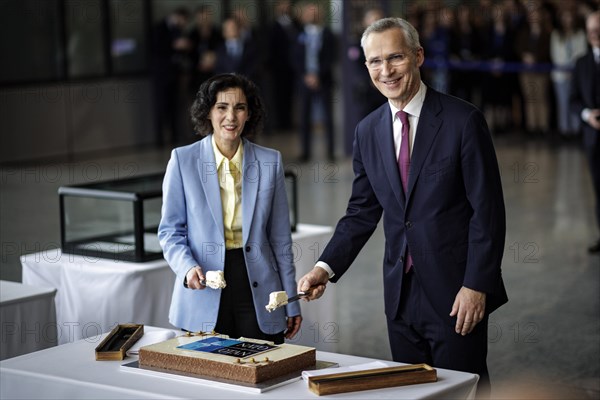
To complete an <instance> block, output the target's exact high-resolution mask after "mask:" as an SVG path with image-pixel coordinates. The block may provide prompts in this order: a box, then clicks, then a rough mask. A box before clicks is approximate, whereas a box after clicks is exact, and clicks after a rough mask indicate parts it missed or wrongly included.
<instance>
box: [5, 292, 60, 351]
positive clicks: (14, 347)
mask: <svg viewBox="0 0 600 400" xmlns="http://www.w3.org/2000/svg"><path fill="white" fill-rule="evenodd" d="M55 294H56V289H54V288H52V287H34V286H29V285H23V284H21V283H18V282H9V281H0V333H1V335H0V338H1V340H0V360H4V359H6V358H10V357H16V356H18V355H21V354H26V353H30V352H32V351H37V350H41V349H45V348H47V347H52V346H56V344H57V334H56V332H57V331H56V309H55V306H54V295H55Z"/></svg>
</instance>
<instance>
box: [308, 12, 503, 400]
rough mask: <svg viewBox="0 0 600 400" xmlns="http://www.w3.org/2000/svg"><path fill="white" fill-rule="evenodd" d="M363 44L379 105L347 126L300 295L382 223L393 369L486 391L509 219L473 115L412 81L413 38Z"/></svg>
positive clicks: (412, 34) (386, 30) (341, 268)
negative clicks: (438, 373)
mask: <svg viewBox="0 0 600 400" xmlns="http://www.w3.org/2000/svg"><path fill="white" fill-rule="evenodd" d="M361 46H362V48H363V50H364V53H365V58H366V65H367V68H368V70H369V74H370V77H371V80H372V81H373V84H374V85H375V87H377V89H379V91H380V92H381V93H382V94H383V95H384V96H385V97H387V98H388V102H387V103H385V104H384V105H382V106H381V107H379V108H378V109H377V110H375V111H373V112H372V113H371V114H369V115H368V116H367V117H365V118H364V119H363V120H362V121H360V122H359V123H358V125H357V127H356V132H355V139H354V156H353V168H354V174H355V175H354V182H353V184H352V185H353V186H352V195H351V197H350V200H349V203H348V207H347V210H346V215H345V216H344V217H343V218H342V219H341V220H340V221H339V222H338V225H337V227H336V230H335V233H334V235H333V237H332V239H331V241H330V242H329V244H328V245H327V247H326V248H325V250H324V252H323V254H322V255H321V257H320V258H319V261H318V262H317V265H315V268H313V269H312V270H311V271H310V272H309V273H308V274H306V275H305V276H304V277H302V278H301V279H300V280H299V282H298V290H299V291H305V290H308V288H309V287H311V286H318V287H317V289H315V290H313V291H312V292H311V295H310V297H309V300H313V299H316V298H319V297H321V296H322V295H323V293H324V291H325V285H326V283H327V282H328V281H332V282H336V281H337V280H338V279H339V278H340V277H341V276H342V275H343V274H344V273H345V272H346V270H347V269H348V268H349V267H350V265H351V264H352V262H353V261H354V259H355V258H356V256H357V255H358V253H359V251H360V250H361V249H362V247H363V246H364V244H365V243H366V242H367V240H368V239H369V238H370V236H371V234H372V233H373V231H374V230H375V228H376V227H377V224H378V222H379V220H380V219H381V216H382V215H383V221H384V231H385V238H386V243H385V256H384V262H383V263H384V264H383V277H384V304H385V313H386V317H387V324H388V336H389V341H390V347H391V350H392V356H393V359H394V360H395V361H399V362H405V363H422V362H424V363H428V364H430V365H432V366H434V367H440V368H448V369H454V370H460V371H467V372H472V373H477V374H479V375H480V376H481V379H480V386H479V389H478V395H480V396H486V395H487V394H488V393H489V377H488V372H487V362H486V357H487V324H488V315H489V314H490V313H491V312H492V311H494V310H495V309H496V308H498V307H499V306H500V305H502V304H504V303H505V302H506V301H507V300H508V299H507V295H506V291H505V289H504V284H503V281H502V275H501V261H502V255H503V250H504V238H505V233H506V216H505V211H504V200H503V194H502V186H501V182H500V173H499V170H498V163H497V160H496V155H495V151H494V147H493V144H492V139H491V136H490V133H489V130H488V127H487V124H486V122H485V120H484V117H483V115H482V113H481V112H480V111H479V110H477V109H476V108H475V107H474V106H473V105H471V104H469V103H467V102H465V101H462V100H460V99H458V98H455V97H451V96H448V95H445V94H442V93H439V92H437V91H435V90H433V89H431V88H428V87H427V86H425V84H424V83H423V82H422V81H421V76H420V72H419V67H420V66H421V65H422V64H423V61H424V52H423V48H422V47H421V45H420V43H419V35H418V33H417V32H416V30H415V29H414V27H412V25H410V24H409V23H408V22H406V21H405V20H403V19H400V18H385V19H381V20H379V21H376V22H374V23H373V24H372V25H370V26H369V27H368V28H367V29H366V30H365V32H364V33H363V36H362V40H361Z"/></svg>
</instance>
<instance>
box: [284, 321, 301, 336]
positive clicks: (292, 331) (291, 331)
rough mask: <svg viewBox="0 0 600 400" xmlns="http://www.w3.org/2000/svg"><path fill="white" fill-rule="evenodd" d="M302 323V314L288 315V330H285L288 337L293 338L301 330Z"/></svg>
mask: <svg viewBox="0 0 600 400" xmlns="http://www.w3.org/2000/svg"><path fill="white" fill-rule="evenodd" d="M301 324H302V316H300V315H296V316H295V317H288V319H287V330H286V331H285V338H286V339H293V338H294V336H296V333H298V331H299V330H300V325H301Z"/></svg>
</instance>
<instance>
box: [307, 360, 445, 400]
mask: <svg viewBox="0 0 600 400" xmlns="http://www.w3.org/2000/svg"><path fill="white" fill-rule="evenodd" d="M436 381H437V371H436V370H435V369H433V368H432V367H430V366H429V365H427V364H413V365H404V366H400V367H388V368H377V369H369V370H364V371H352V372H342V373H336V374H327V375H318V376H311V377H310V378H308V388H309V389H310V390H311V391H312V392H313V393H315V394H317V395H319V396H321V395H327V394H336V393H347V392H356V391H360V390H370V389H380V388H387V387H394V386H402V385H414V384H417V383H427V382H436Z"/></svg>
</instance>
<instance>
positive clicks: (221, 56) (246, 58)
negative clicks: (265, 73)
mask: <svg viewBox="0 0 600 400" xmlns="http://www.w3.org/2000/svg"><path fill="white" fill-rule="evenodd" d="M222 28H223V39H224V40H223V42H222V43H221V44H220V45H219V47H218V48H217V60H216V64H215V73H217V74H223V73H232V72H235V73H238V74H241V75H244V76H246V77H248V78H250V80H255V78H256V73H257V66H258V65H257V62H258V60H257V53H256V48H255V46H254V43H253V42H252V37H249V38H248V39H244V38H243V37H242V32H241V30H240V24H239V21H238V20H237V19H236V18H234V17H229V18H226V19H225V20H224V21H223V24H222Z"/></svg>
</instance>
